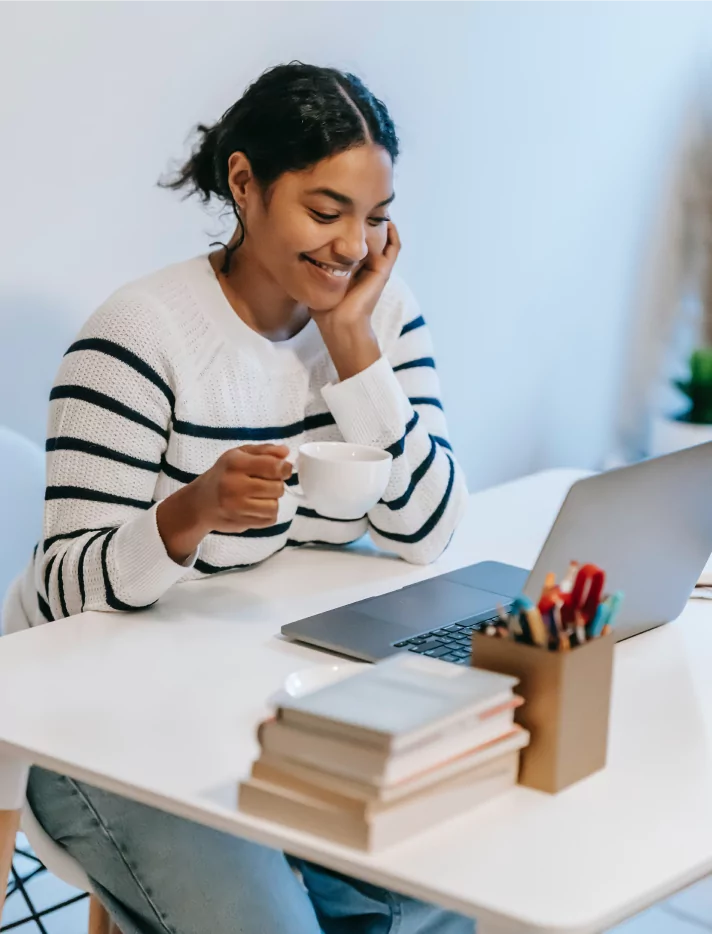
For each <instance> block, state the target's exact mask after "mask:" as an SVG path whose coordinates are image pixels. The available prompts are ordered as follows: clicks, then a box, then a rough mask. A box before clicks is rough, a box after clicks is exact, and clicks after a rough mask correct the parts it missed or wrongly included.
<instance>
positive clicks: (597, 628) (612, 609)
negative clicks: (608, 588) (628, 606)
mask: <svg viewBox="0 0 712 934" xmlns="http://www.w3.org/2000/svg"><path fill="white" fill-rule="evenodd" d="M622 602H623V593H622V592H621V591H620V590H618V591H616V593H614V594H612V595H611V596H610V597H607V598H606V599H605V600H604V601H603V603H601V604H600V605H599V607H598V609H597V610H596V615H595V616H594V618H593V622H592V623H591V632H590V638H591V639H596V638H597V637H598V636H600V635H601V633H602V632H603V628H604V626H612V625H613V622H614V620H615V618H616V616H617V615H618V612H619V610H620V607H621V603H622Z"/></svg>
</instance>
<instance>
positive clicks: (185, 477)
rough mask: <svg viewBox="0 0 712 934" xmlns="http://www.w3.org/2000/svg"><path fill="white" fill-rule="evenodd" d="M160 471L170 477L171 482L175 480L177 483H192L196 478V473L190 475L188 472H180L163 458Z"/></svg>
mask: <svg viewBox="0 0 712 934" xmlns="http://www.w3.org/2000/svg"><path fill="white" fill-rule="evenodd" d="M161 470H162V471H163V473H164V474H165V475H166V476H167V477H170V478H171V480H177V481H178V482H179V483H192V482H193V480H195V479H196V478H197V477H198V474H197V473H190V471H188V470H181V468H180V467H175V466H174V465H173V464H171V463H169V462H168V461H167V460H166V458H165V457H164V458H163V460H162V461H161Z"/></svg>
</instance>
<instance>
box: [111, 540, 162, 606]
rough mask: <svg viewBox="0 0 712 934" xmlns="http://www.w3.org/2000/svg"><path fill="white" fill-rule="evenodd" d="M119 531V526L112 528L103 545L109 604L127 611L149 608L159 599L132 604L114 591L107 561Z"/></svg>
mask: <svg viewBox="0 0 712 934" xmlns="http://www.w3.org/2000/svg"><path fill="white" fill-rule="evenodd" d="M118 531H119V530H118V528H114V529H112V530H111V531H110V532H109V534H108V535H107V536H106V538H105V539H104V544H103V545H102V546H101V573H102V574H103V576H104V590H105V591H106V603H107V606H110V607H111V609H112V610H123V611H125V612H129V611H133V610H147V609H148V607H149V606H153V604H154V603H156V602H157V601H156V600H154V601H153V603H147V604H146V605H145V606H131V605H130V604H129V603H124V602H123V600H119V598H118V597H117V596H116V594H115V593H114V588H113V587H112V586H111V578H110V577H109V566H108V564H107V561H106V553H107V551H108V550H109V544H110V542H111V539H112V538H113V537H114V535H115V534H116V533H117V532H118Z"/></svg>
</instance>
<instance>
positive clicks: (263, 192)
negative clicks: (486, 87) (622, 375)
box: [5, 63, 472, 934]
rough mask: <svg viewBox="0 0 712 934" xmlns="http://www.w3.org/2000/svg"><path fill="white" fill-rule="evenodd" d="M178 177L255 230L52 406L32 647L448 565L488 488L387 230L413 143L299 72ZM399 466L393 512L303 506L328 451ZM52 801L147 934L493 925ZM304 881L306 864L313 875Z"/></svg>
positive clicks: (119, 908) (239, 107) (58, 789)
mask: <svg viewBox="0 0 712 934" xmlns="http://www.w3.org/2000/svg"><path fill="white" fill-rule="evenodd" d="M200 133H201V137H202V138H201V141H200V143H199V145H198V146H197V148H196V149H195V151H194V152H193V155H192V158H191V159H190V160H189V161H188V162H187V164H186V165H185V166H184V167H183V169H182V170H181V171H180V173H179V174H178V176H177V178H175V179H174V180H173V181H172V182H170V183H169V184H170V187H171V188H174V189H176V190H186V191H187V192H188V193H191V192H196V193H197V194H199V195H200V196H201V197H202V198H203V200H204V201H205V202H208V201H211V200H213V199H214V200H215V201H217V202H223V203H224V204H225V205H227V206H229V208H230V209H231V210H232V211H234V214H235V218H236V230H235V233H234V235H233V237H232V239H231V240H230V241H229V243H228V244H227V245H225V246H221V247H220V248H219V249H217V250H215V251H214V252H213V253H211V254H210V255H209V256H203V257H199V258H197V259H193V260H189V261H187V262H183V263H179V264H177V265H175V266H171V267H170V268H168V269H165V270H163V271H161V272H158V273H156V274H153V275H151V276H148V277H147V278H144V279H142V280H140V281H139V282H136V283H133V284H131V285H128V286H125V287H123V288H121V289H120V290H119V291H118V292H116V293H115V294H114V295H113V296H112V297H111V298H110V299H109V300H108V301H107V302H106V303H105V304H104V305H103V306H102V307H101V308H100V309H99V310H98V311H97V312H96V313H95V314H94V315H93V316H92V317H91V318H90V320H89V322H88V323H87V324H86V326H85V327H84V329H83V331H82V333H81V334H80V336H79V338H78V340H77V341H76V342H75V343H74V344H72V346H71V347H70V348H69V350H68V351H67V354H66V355H65V358H64V361H63V364H62V366H61V368H60V372H59V376H58V378H57V381H56V384H55V386H54V388H53V390H52V393H51V396H50V399H51V407H50V416H49V437H48V441H47V451H48V463H47V492H46V506H45V518H44V530H43V535H44V538H43V541H42V543H41V545H40V546H39V547H38V548H37V549H36V552H35V558H34V561H33V565H32V567H31V568H30V569H28V572H27V573H26V575H25V576H24V578H23V579H22V581H21V582H19V583H18V584H17V586H16V587H15V588H14V590H13V592H12V593H11V595H10V598H9V599H8V603H7V606H6V610H5V623H6V626H7V627H8V628H10V629H13V628H20V627H21V626H23V625H37V624H39V623H42V622H45V621H52V620H55V619H58V618H60V617H63V616H68V615H70V614H75V613H79V612H81V611H83V610H118V611H128V610H133V609H138V608H142V607H146V606H149V605H150V604H152V603H154V602H155V601H157V600H159V599H160V597H161V596H162V594H163V593H165V591H166V590H167V589H168V588H169V587H171V586H172V585H173V584H175V583H176V582H178V581H181V580H188V579H195V578H199V577H204V576H206V575H211V574H215V573H217V572H220V571H230V570H232V569H234V568H243V567H245V566H248V565H251V564H255V563H257V562H260V561H263V560H264V559H266V558H268V557H269V556H270V555H273V554H274V553H275V552H277V551H279V550H280V549H282V548H284V547H286V546H290V545H301V544H306V543H309V542H314V541H318V542H327V543H329V544H333V545H340V544H345V543H347V542H350V541H353V540H355V539H357V538H359V537H360V536H362V535H363V534H364V533H365V532H366V531H369V532H370V534H371V536H372V537H373V539H374V540H375V541H376V542H377V543H378V544H379V545H381V546H382V547H383V548H385V549H388V550H389V551H393V552H396V553H398V554H399V555H401V556H402V557H403V558H405V559H406V560H408V561H413V562H429V561H432V560H433V559H435V558H436V557H437V556H438V555H439V554H440V553H441V552H442V551H443V549H444V548H445V547H446V545H447V543H448V541H449V540H450V537H451V535H452V533H453V530H454V529H455V526H456V524H457V522H458V520H459V518H460V515H461V512H462V509H463V505H464V502H465V496H466V490H465V484H464V482H463V479H462V475H461V473H460V470H459V468H458V467H457V465H456V463H455V460H454V458H453V456H452V454H451V449H450V445H449V443H448V441H447V430H446V426H445V420H444V416H443V412H442V406H441V404H440V401H439V387H438V381H437V377H436V374H435V368H434V363H433V358H432V351H431V344H430V338H429V336H428V332H427V329H426V327H425V324H424V321H423V318H422V317H421V316H420V313H419V311H418V308H417V306H416V304H415V302H414V300H413V298H412V296H411V294H410V292H408V290H407V289H406V287H405V286H404V284H403V283H402V282H401V281H399V280H397V279H396V278H395V277H393V276H391V270H392V268H393V265H394V263H395V261H396V258H397V256H398V251H399V246H400V244H399V240H398V234H397V232H396V229H395V226H394V225H393V223H392V221H391V220H390V218H389V215H388V207H389V205H390V204H391V202H392V200H393V189H392V181H393V178H392V174H393V163H394V161H395V159H396V156H397V154H398V142H397V138H396V134H395V131H394V127H393V123H392V121H391V119H390V117H389V115H388V112H387V110H386V108H385V106H384V105H383V104H382V103H381V102H380V101H378V100H376V99H375V98H374V97H373V95H372V94H371V93H370V92H369V91H368V90H367V89H366V88H365V87H364V85H363V84H362V83H361V82H360V81H359V80H358V79H357V78H355V77H354V76H352V75H347V74H342V73H341V72H339V71H336V70H333V69H327V68H317V67H313V66H308V65H302V64H300V63H292V64H290V65H284V66H279V67H276V68H274V69H272V70H270V71H268V72H267V73H265V74H264V75H262V77H261V78H260V79H259V80H258V81H257V82H256V83H255V84H253V85H252V86H251V87H250V88H249V89H248V90H247V91H246V93H245V94H244V96H243V97H242V98H241V99H240V100H239V101H237V103H236V104H235V105H234V106H233V107H231V108H230V110H228V111H227V113H226V114H225V115H224V116H223V117H222V119H221V120H219V121H218V123H217V124H216V125H215V126H213V127H211V128H207V127H200ZM332 439H333V440H341V439H345V440H347V441H351V442H357V443H361V444H367V445H372V446H375V447H381V448H387V449H388V450H390V451H391V452H392V453H393V455H394V461H393V470H392V475H391V479H390V483H389V487H388V489H387V491H386V494H385V495H384V497H383V500H382V501H381V502H380V503H379V504H378V505H377V506H375V507H374V509H373V510H372V511H371V512H370V513H369V514H368V516H364V517H363V519H360V520H358V521H355V522H354V521H343V522H341V521H334V520H332V519H325V518H323V517H321V516H320V515H318V513H316V512H315V511H314V510H313V509H310V508H309V506H308V504H307V505H305V506H300V507H299V508H297V503H296V500H294V498H292V497H286V498H284V499H282V495H283V493H284V491H285V484H288V483H290V482H292V478H291V466H290V457H293V455H294V453H295V452H296V450H297V448H298V447H299V445H300V444H302V443H304V442H305V441H308V440H332ZM28 797H29V800H30V802H31V805H32V808H33V810H34V811H35V813H36V815H37V817H38V818H39V820H40V821H41V823H42V824H43V826H44V827H45V829H46V830H47V832H48V833H49V834H50V835H51V836H52V837H53V838H54V839H55V840H57V841H58V842H59V843H60V844H62V845H63V846H65V847H66V848H67V849H68V850H69V852H70V853H71V854H72V855H73V856H74V857H75V858H76V859H77V860H78V861H79V862H80V863H81V864H82V866H83V867H84V868H85V870H86V871H87V873H88V874H89V876H90V877H91V878H92V881H93V884H94V886H95V889H96V891H97V893H98V894H99V896H100V897H101V898H102V900H103V901H104V902H105V903H106V905H107V906H108V907H109V909H110V910H111V911H112V913H113V914H114V915H115V917H116V918H117V921H118V923H119V926H120V927H121V929H122V931H123V934H159V932H160V934H167V932H172V934H193V932H195V934H208V932H209V934H223V932H224V934H228V932H229V934H233V932H236V931H241V932H247V934H253V932H254V934H256V932H270V934H287V932H289V934H317V932H318V931H319V930H320V929H321V930H323V931H324V932H327V934H328V932H332V931H334V932H335V931H339V932H342V931H351V930H353V931H356V930H358V931H364V932H368V934H376V932H381V931H391V930H396V929H398V930H400V931H403V932H404V934H405V932H411V931H412V932H416V931H417V932H421V934H426V932H436V931H437V932H444V934H455V932H457V934H460V932H465V931H471V930H472V922H471V921H468V920H466V919H464V918H461V917H459V916H456V915H452V914H450V913H447V912H443V911H440V910H439V909H436V908H434V907H431V906H427V905H424V904H422V903H420V902H416V901H414V900H412V899H407V898H405V897H401V896H396V895H394V894H392V893H389V892H386V891H384V890H381V889H378V888H376V887H374V886H370V885H366V884H365V883H361V882H357V881H355V880H351V879H348V878H345V877H342V876H339V875H337V874H335V873H332V872H328V871H326V870H324V869H321V868H320V867H317V866H313V865H310V864H306V863H304V862H301V861H298V862H297V865H298V867H299V868H300V870H301V873H302V877H303V881H304V885H301V884H300V883H299V882H298V881H297V879H296V877H295V876H294V874H293V872H292V871H291V869H290V867H289V865H288V863H287V861H286V859H285V857H284V856H283V855H282V854H280V853H277V852H275V851H272V850H268V849H265V848H263V847H259V846H256V845H255V844H251V843H248V842H246V841H242V840H237V839H233V838H229V837H225V836H223V835H221V834H219V833H217V832H214V831H212V830H208V829H206V828H202V827H197V826H195V825H193V824H190V823H188V822H185V821H182V820H179V819H178V818H174V817H171V816H169V815H167V814H163V813H160V812H156V811H152V810H150V809H148V808H145V807H142V806H141V805H138V804H135V803H132V802H128V801H125V800H123V799H121V798H118V797H115V796H113V795H109V794H106V793H104V792H100V791H98V790H96V789H94V788H92V787H90V786H87V785H84V784H82V783H78V782H74V781H72V780H70V779H68V778H66V777H63V776H59V775H55V774H52V773H49V772H46V771H43V770H40V769H35V770H33V771H32V773H31V777H30V782H29V788H28ZM292 862H293V863H295V862H296V861H292Z"/></svg>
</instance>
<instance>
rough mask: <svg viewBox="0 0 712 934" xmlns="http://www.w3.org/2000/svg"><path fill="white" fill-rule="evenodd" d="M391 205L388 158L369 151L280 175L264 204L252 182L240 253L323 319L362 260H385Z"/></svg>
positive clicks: (246, 199) (374, 148)
mask: <svg viewBox="0 0 712 934" xmlns="http://www.w3.org/2000/svg"><path fill="white" fill-rule="evenodd" d="M236 155H238V154H236ZM243 158H244V156H243ZM231 169H232V166H231ZM231 175H232V171H231ZM392 200H393V165H392V162H391V157H390V156H389V154H388V152H387V151H386V150H385V149H383V148H382V147H381V146H375V145H372V144H366V145H363V146H358V147H355V148H353V149H349V150H347V151H346V152H342V153H340V154H339V155H337V156H332V157H330V158H328V159H323V160H322V161H321V162H319V163H317V165H315V166H314V167H313V168H311V169H308V170H305V171H302V172H287V173H285V174H284V175H282V176H280V178H278V179H277V181H276V182H275V183H274V184H273V185H272V186H271V188H270V189H269V192H268V193H267V197H266V199H265V198H264V197H263V193H262V192H261V191H260V190H259V188H258V186H257V185H256V183H255V182H254V180H253V181H252V183H248V184H247V185H246V186H245V187H244V189H243V202H244V203H243V211H244V215H243V216H244V217H245V226H246V230H247V233H246V237H245V247H247V250H246V252H248V251H249V254H250V257H251V258H252V259H253V260H256V261H257V262H258V263H259V265H260V266H261V267H262V268H263V269H264V271H265V272H267V274H268V275H269V276H270V278H271V279H272V280H273V281H274V282H275V283H277V284H278V285H279V286H281V288H282V289H283V290H284V291H285V293H286V294H287V295H288V296H289V297H290V298H292V299H293V300H294V301H296V302H299V303H300V304H304V305H306V306H307V307H308V308H311V309H313V310H314V311H327V310H328V309H330V308H333V307H334V306H335V305H337V304H338V303H339V302H340V301H341V300H342V298H343V297H344V295H345V294H346V292H347V290H348V288H349V284H350V282H351V280H352V278H353V276H354V274H355V272H356V271H357V270H358V269H359V268H360V266H361V265H363V263H364V261H365V260H366V257H367V256H368V254H369V253H374V254H379V253H382V252H383V250H384V248H385V245H386V234H387V227H386V225H387V222H388V221H389V220H390V213H389V210H388V207H389V204H390V202H391V201H392ZM317 264H322V266H321V267H320V266H318V265H317ZM324 266H325V267H327V268H323V267H324Z"/></svg>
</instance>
